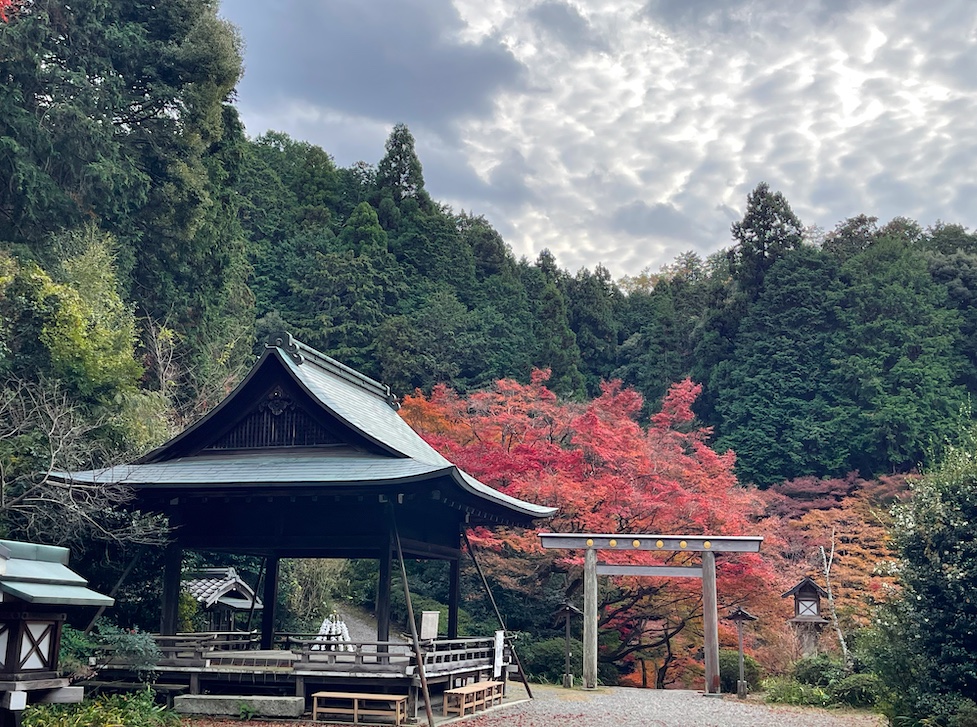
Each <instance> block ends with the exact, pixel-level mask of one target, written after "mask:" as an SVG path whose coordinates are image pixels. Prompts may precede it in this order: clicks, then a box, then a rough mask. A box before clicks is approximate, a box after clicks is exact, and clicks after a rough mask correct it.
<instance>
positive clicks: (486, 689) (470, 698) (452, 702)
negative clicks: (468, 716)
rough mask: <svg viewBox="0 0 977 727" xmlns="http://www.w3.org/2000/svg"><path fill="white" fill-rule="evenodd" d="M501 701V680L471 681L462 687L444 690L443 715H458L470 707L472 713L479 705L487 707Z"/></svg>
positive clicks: (460, 715)
mask: <svg viewBox="0 0 977 727" xmlns="http://www.w3.org/2000/svg"><path fill="white" fill-rule="evenodd" d="M501 701H502V682H472V683H471V684H466V685H465V686H463V687H455V688H454V689H445V690H444V704H443V708H442V712H443V713H444V716H445V717H447V716H448V715H450V714H452V713H453V712H454V713H457V714H458V716H459V717H463V716H465V713H466V712H467V711H468V710H469V709H471V711H472V714H475V710H477V709H478V708H479V707H481V708H482V709H487V708H488V707H491V706H492V705H494V704H495V703H496V702H501Z"/></svg>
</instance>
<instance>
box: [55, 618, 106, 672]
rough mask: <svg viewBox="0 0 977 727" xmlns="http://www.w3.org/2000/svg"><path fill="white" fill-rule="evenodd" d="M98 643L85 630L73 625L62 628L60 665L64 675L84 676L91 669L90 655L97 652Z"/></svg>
mask: <svg viewBox="0 0 977 727" xmlns="http://www.w3.org/2000/svg"><path fill="white" fill-rule="evenodd" d="M96 648H97V644H96V643H95V640H94V639H92V638H91V637H90V636H87V635H86V634H85V632H84V631H79V630H78V629H74V628H72V627H71V626H67V625H66V626H65V627H64V628H63V629H62V630H61V651H60V652H59V654H58V667H59V669H60V671H61V674H62V675H63V676H68V677H82V676H85V675H87V674H88V673H89V672H90V671H91V667H90V666H89V665H88V657H90V656H93V655H94V654H95V649H96Z"/></svg>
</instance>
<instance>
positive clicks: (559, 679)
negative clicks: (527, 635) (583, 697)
mask: <svg viewBox="0 0 977 727" xmlns="http://www.w3.org/2000/svg"><path fill="white" fill-rule="evenodd" d="M517 648H519V658H520V659H521V660H522V668H523V669H524V670H525V671H526V674H527V675H528V676H530V677H531V678H533V679H535V680H537V681H541V682H544V683H547V682H548V683H552V684H561V683H563V673H564V670H565V669H566V639H561V638H553V639H546V640H545V641H537V642H535V643H528V644H526V645H525V646H523V645H522V644H518V645H517ZM570 653H571V654H572V655H573V657H572V658H571V659H570V669H571V670H572V671H573V673H574V674H575V675H576V677H577V678H578V679H579V678H580V675H581V674H582V673H583V643H582V642H581V641H578V640H577V639H570Z"/></svg>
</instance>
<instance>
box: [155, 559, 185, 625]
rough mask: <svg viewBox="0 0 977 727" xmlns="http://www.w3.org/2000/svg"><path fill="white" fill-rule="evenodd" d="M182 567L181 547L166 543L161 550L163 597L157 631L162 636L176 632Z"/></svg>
mask: <svg viewBox="0 0 977 727" xmlns="http://www.w3.org/2000/svg"><path fill="white" fill-rule="evenodd" d="M182 569H183V549H182V548H180V546H179V545H178V544H177V543H175V542H171V543H168V544H167V546H166V549H165V550H164V551H163V597H162V604H161V606H162V613H161V614H160V623H159V632H160V633H161V634H163V635H164V636H173V635H175V634H176V632H177V630H178V626H179V616H180V588H181V586H182V583H181V581H180V578H181V576H182V573H181V571H182Z"/></svg>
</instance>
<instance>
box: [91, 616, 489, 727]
mask: <svg viewBox="0 0 977 727" xmlns="http://www.w3.org/2000/svg"><path fill="white" fill-rule="evenodd" d="M157 643H158V644H159V647H160V650H161V652H162V658H161V659H160V660H159V663H158V664H157V666H156V667H155V669H154V670H153V672H154V673H153V676H154V678H155V684H156V685H157V686H159V687H160V689H161V690H162V691H163V692H164V693H176V694H179V693H181V692H182V693H188V694H190V695H198V694H203V693H209V694H215V695H267V696H295V697H301V698H303V699H307V698H308V697H309V696H310V695H312V694H314V693H317V692H331V693H337V692H338V693H359V694H391V695H409V696H408V699H407V705H406V708H405V709H406V714H407V715H414V716H416V714H417V710H418V704H419V703H423V700H422V699H420V694H419V692H420V678H419V673H418V669H417V659H416V657H415V656H414V653H413V650H412V649H410V648H408V646H407V645H406V644H404V643H403V642H378V641H357V642H345V643H343V644H341V645H340V644H337V643H334V642H323V641H322V640H318V639H315V638H314V635H297V634H289V635H288V636H287V637H285V638H282V639H281V640H280V641H279V642H278V643H281V644H283V646H284V647H285V648H279V649H270V650H269V649H265V650H259V649H243V648H241V646H242V644H243V643H250V642H248V641H247V639H229V638H220V637H218V636H215V635H214V634H203V635H196V634H182V635H179V636H167V637H158V638H157ZM422 652H423V654H424V670H425V675H426V677H427V681H428V683H429V685H430V687H431V690H432V692H433V693H434V697H435V699H437V696H438V695H439V694H440V693H441V692H443V691H445V690H450V689H451V688H452V686H453V685H454V684H458V683H459V682H461V681H479V682H481V683H487V682H488V681H489V680H491V679H492V678H493V674H495V673H497V672H496V667H497V665H496V664H495V659H496V653H495V640H494V639H493V638H466V639H443V640H440V639H439V640H435V641H428V642H424V643H423V644H422ZM507 661H508V659H507V657H504V659H503V664H501V665H499V668H501V670H502V672H503V673H505V671H506V666H507ZM94 666H95V667H96V670H97V672H98V674H99V676H98V680H99V681H100V682H102V684H103V685H104V684H106V683H107V682H113V681H115V682H119V683H120V684H125V683H129V682H133V681H136V679H135V675H134V674H133V673H132V668H131V665H130V664H128V663H127V661H126V659H125V658H123V657H122V656H121V655H119V654H116V653H115V652H114V651H113V650H112V649H110V648H106V649H103V650H102V652H101V653H100V654H99V655H98V656H97V657H96V659H95V664H94ZM312 706H313V708H314V705H312Z"/></svg>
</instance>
